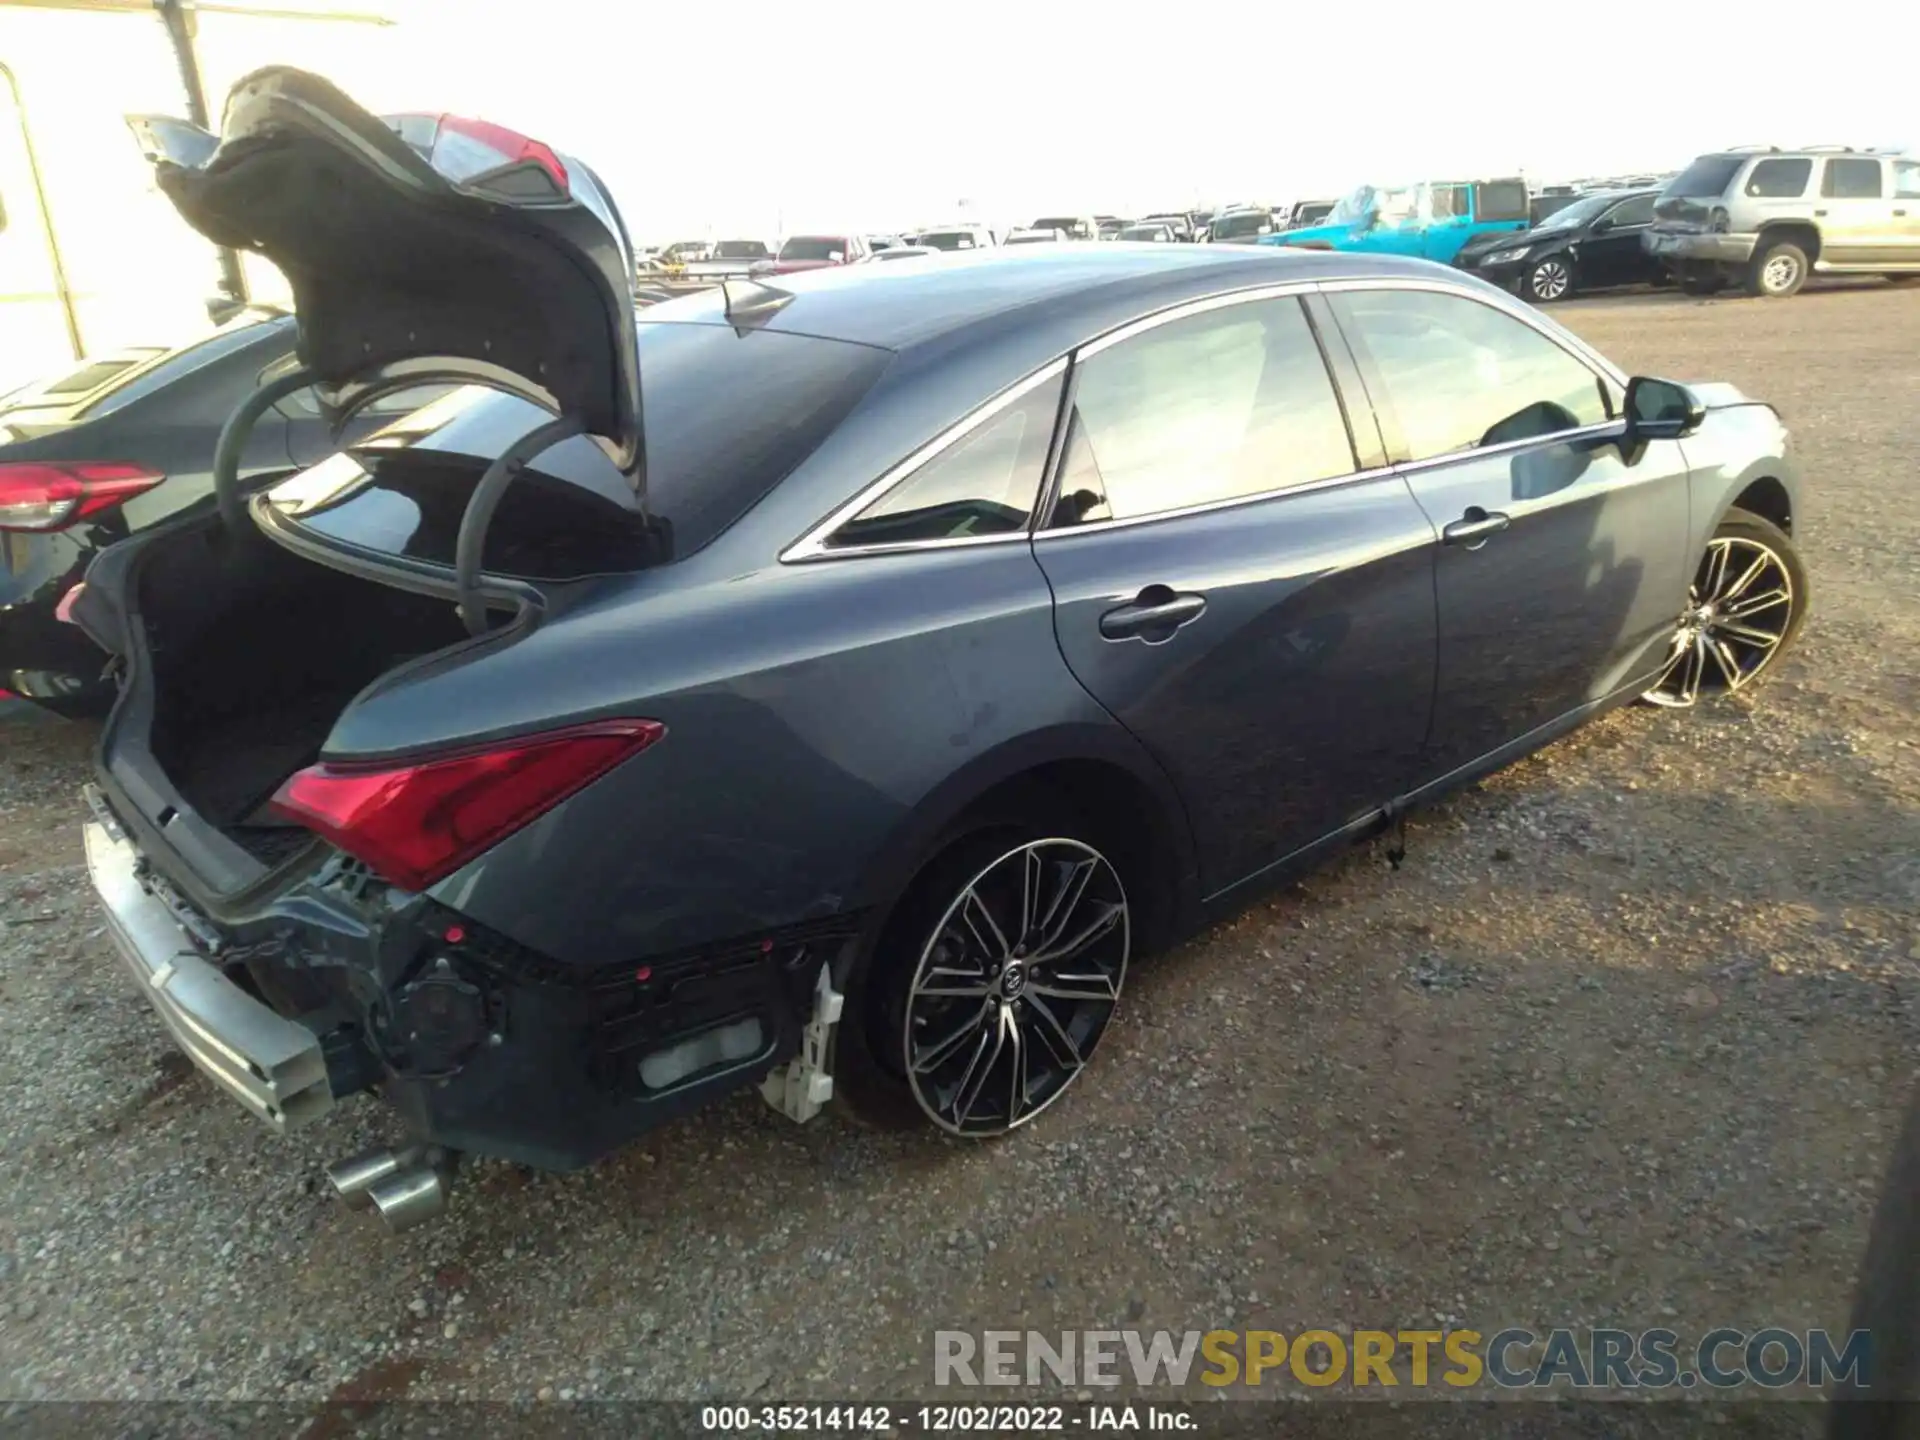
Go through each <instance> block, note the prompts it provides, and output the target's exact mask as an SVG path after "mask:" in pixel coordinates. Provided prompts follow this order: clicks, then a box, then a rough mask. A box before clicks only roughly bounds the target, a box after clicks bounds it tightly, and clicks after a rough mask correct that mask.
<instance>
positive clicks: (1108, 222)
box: [1093, 215, 1129, 240]
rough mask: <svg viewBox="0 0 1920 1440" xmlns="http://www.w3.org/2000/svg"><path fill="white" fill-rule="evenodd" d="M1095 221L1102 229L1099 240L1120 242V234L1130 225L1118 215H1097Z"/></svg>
mask: <svg viewBox="0 0 1920 1440" xmlns="http://www.w3.org/2000/svg"><path fill="white" fill-rule="evenodd" d="M1093 221H1094V224H1096V225H1097V226H1099V227H1100V234H1099V237H1098V238H1100V239H1102V240H1118V239H1119V238H1120V232H1121V231H1122V230H1124V229H1126V228H1127V225H1128V223H1129V222H1128V221H1126V220H1123V219H1122V218H1121V217H1120V216H1118V215H1096V216H1094V217H1093Z"/></svg>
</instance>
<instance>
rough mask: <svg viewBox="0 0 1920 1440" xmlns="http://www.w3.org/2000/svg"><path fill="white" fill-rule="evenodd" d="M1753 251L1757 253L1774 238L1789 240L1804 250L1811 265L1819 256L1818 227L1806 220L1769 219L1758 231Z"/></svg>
mask: <svg viewBox="0 0 1920 1440" xmlns="http://www.w3.org/2000/svg"><path fill="white" fill-rule="evenodd" d="M1756 233H1758V235H1759V237H1760V238H1759V240H1758V241H1757V242H1756V243H1755V244H1754V247H1753V251H1754V254H1755V255H1758V254H1759V253H1760V252H1761V251H1762V250H1765V249H1766V248H1767V246H1769V245H1771V244H1772V243H1773V242H1774V241H1776V240H1791V241H1793V243H1794V244H1796V245H1798V246H1799V247H1800V248H1801V249H1802V250H1804V251H1805V252H1806V255H1807V263H1808V264H1809V265H1811V264H1812V263H1813V262H1814V261H1816V260H1818V259H1819V258H1820V227H1819V226H1817V225H1815V224H1813V223H1812V222H1811V221H1808V220H1769V221H1767V222H1766V223H1765V224H1763V225H1762V226H1761V227H1760V229H1759V231H1758V232H1756Z"/></svg>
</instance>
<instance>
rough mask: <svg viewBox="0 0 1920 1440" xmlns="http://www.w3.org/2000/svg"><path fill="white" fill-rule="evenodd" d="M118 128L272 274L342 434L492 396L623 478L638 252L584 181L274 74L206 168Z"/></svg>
mask: <svg viewBox="0 0 1920 1440" xmlns="http://www.w3.org/2000/svg"><path fill="white" fill-rule="evenodd" d="M129 123H130V124H131V125H132V126H133V129H134V132H135V135H136V136H137V137H138V138H139V139H140V140H141V142H142V144H143V145H144V147H145V148H146V150H147V153H148V156H149V158H150V159H151V160H152V161H153V162H154V166H155V171H156V179H157V182H158V184H159V187H160V189H161V190H162V191H163V192H164V193H165V194H166V195H167V197H168V198H169V199H170V200H172V201H173V203H174V206H175V207H176V208H177V209H178V210H179V211H180V214H181V215H182V216H183V217H184V218H185V219H186V221H187V223H188V224H189V225H191V226H192V227H193V228H194V229H195V230H197V231H199V232H200V233H201V234H202V235H205V236H206V237H207V238H208V239H210V240H212V241H213V242H214V243H215V244H218V245H224V246H229V247H232V248H235V249H244V250H252V251H255V252H257V253H259V254H261V255H264V256H265V257H266V258H267V259H269V260H271V261H272V262H273V263H274V264H275V265H276V266H278V267H279V268H280V270H281V271H283V272H284V273H285V275H286V277H287V281H288V284H289V286H290V287H291V289H292V291H293V297H294V310H295V315H296V317H297V321H298V338H297V342H296V345H295V351H296V354H297V355H298V358H299V361H300V363H301V364H302V365H303V366H305V367H306V368H307V369H309V370H311V371H312V372H313V373H314V375H315V377H316V390H317V391H318V392H319V394H320V396H321V398H322V400H323V403H326V404H327V405H328V406H329V408H330V409H332V410H333V411H334V413H335V415H336V416H337V417H339V418H344V417H345V416H346V415H347V414H349V413H350V412H351V411H352V410H354V409H355V408H357V407H358V406H360V405H362V404H365V403H367V402H369V401H371V400H373V399H375V398H378V397H379V396H380V395H383V394H390V393H392V392H393V391H396V390H400V389H405V388H409V387H410V386H414V385H419V384H423V383H428V382H430V381H435V380H438V381H446V380H464V381H473V382H477V383H482V384H489V385H493V386H495V387H496V388H499V389H502V390H506V391H508V392H510V393H513V394H517V395H519V396H521V397H522V398H524V399H527V400H530V401H532V402H533V403H535V404H537V405H540V406H541V407H542V408H544V409H547V410H549V411H552V412H554V413H556V414H567V415H573V416H577V417H578V418H579V419H580V420H581V422H582V423H583V425H584V427H585V429H586V430H587V432H588V433H589V434H591V435H593V436H594V437H596V438H597V439H598V440H599V441H600V442H601V443H602V446H603V448H605V449H606V450H607V451H608V453H609V454H610V455H611V456H612V457H613V458H614V460H615V462H616V463H617V464H618V465H619V466H620V468H621V470H622V471H623V472H625V473H627V474H628V475H629V476H630V477H637V474H638V470H639V465H640V457H641V454H642V447H641V440H640V423H641V410H640V365H639V357H638V353H637V349H636V343H635V331H634V323H635V322H634V304H633V295H632V277H633V257H632V250H631V247H630V245H629V243H628V239H627V235H626V231H625V228H624V226H623V225H622V224H621V221H620V218H619V214H618V212H617V210H616V209H615V208H614V206H613V202H612V200H611V198H610V197H609V196H608V195H607V194H606V192H605V191H604V190H603V189H602V187H601V186H600V184H599V182H598V180H597V178H596V177H595V176H594V175H593V173H592V172H591V171H590V170H588V169H587V167H586V166H584V165H582V164H580V163H579V162H578V161H574V160H571V159H569V158H568V157H564V156H557V155H555V154H554V153H553V152H552V151H550V150H548V149H547V148H546V147H545V146H541V145H538V144H537V143H535V142H531V141H528V140H526V139H525V138H524V137H521V136H518V135H514V134H512V133H511V132H509V131H505V130H502V129H501V128H500V127H498V126H494V125H489V124H486V123H484V122H477V121H466V120H456V119H454V117H448V116H424V115H418V116H396V117H390V118H387V119H382V118H379V117H376V116H374V115H372V114H370V113H369V112H368V111H366V110H364V109H362V108H361V107H360V106H359V105H357V104H355V103H354V102H353V101H352V100H351V99H349V98H348V97H347V96H346V95H345V94H343V93H342V92H341V91H340V90H339V89H337V88H336V87H335V86H334V85H332V84H331V83H329V82H328V81H326V80H323V79H321V78H320V77H319V76H316V75H311V74H308V73H306V72H304V71H301V70H296V69H293V68H291V67H288V66H272V67H269V68H267V69H263V70H257V71H255V72H253V73H252V74H251V75H248V76H245V77H244V78H243V79H241V80H240V82H239V83H238V84H236V85H235V86H234V88H233V91H232V93H231V94H230V95H229V96H228V99H227V107H226V116H225V122H224V125H223V127H222V133H221V135H220V136H219V140H218V144H217V146H214V147H213V148H211V149H208V148H207V147H206V145H205V144H204V143H200V142H195V141H193V140H192V136H193V135H195V134H200V135H201V136H202V137H203V139H204V132H195V131H193V130H192V128H191V127H186V126H184V122H177V121H175V122H163V121H161V120H160V119H159V118H158V117H141V116H135V117H130V118H129ZM183 136H185V137H186V138H185V139H183V138H182V137H183ZM403 136H404V137H405V138H403Z"/></svg>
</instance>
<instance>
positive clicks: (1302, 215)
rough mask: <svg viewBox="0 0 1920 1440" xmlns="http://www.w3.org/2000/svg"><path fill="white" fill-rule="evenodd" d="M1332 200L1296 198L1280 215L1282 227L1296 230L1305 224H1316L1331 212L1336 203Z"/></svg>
mask: <svg viewBox="0 0 1920 1440" xmlns="http://www.w3.org/2000/svg"><path fill="white" fill-rule="evenodd" d="M1336 203H1337V202H1336V201H1333V200H1296V201H1294V202H1293V204H1291V205H1289V206H1288V207H1287V210H1286V214H1285V215H1284V216H1283V217H1282V222H1283V224H1282V228H1284V229H1287V230H1298V229H1300V228H1301V227H1302V226H1306V225H1318V224H1319V223H1320V222H1321V221H1322V220H1325V219H1326V218H1327V216H1329V215H1330V214H1332V213H1333V207H1334V205H1335V204H1336Z"/></svg>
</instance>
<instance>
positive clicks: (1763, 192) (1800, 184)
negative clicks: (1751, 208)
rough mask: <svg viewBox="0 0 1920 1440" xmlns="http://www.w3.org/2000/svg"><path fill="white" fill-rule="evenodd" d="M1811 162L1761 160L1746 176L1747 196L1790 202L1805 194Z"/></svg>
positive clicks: (1811, 169) (1811, 166)
mask: <svg viewBox="0 0 1920 1440" xmlns="http://www.w3.org/2000/svg"><path fill="white" fill-rule="evenodd" d="M1812 175H1813V162H1812V161H1811V160H1762V161H1761V162H1760V163H1759V164H1757V165H1755V166H1754V167H1753V171H1752V173H1751V174H1749V175H1748V176H1747V184H1746V191H1747V194H1749V195H1751V196H1754V197H1755V198H1756V199H1762V200H1790V199H1792V198H1794V197H1795V196H1797V195H1804V194H1806V193H1807V181H1808V180H1809V179H1810V178H1811V177H1812Z"/></svg>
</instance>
